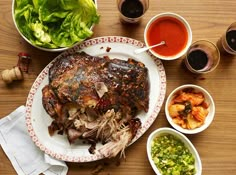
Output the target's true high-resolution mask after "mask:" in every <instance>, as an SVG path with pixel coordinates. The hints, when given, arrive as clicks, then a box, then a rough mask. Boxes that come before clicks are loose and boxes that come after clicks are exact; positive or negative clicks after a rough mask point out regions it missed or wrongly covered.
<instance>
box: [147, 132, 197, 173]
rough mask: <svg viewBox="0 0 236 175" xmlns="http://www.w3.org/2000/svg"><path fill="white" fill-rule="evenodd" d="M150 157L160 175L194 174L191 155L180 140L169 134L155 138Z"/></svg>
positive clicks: (193, 162)
mask: <svg viewBox="0 0 236 175" xmlns="http://www.w3.org/2000/svg"><path fill="white" fill-rule="evenodd" d="M151 155H152V159H153V161H154V163H155V165H156V166H157V168H158V170H159V171H160V172H161V174H162V175H193V174H195V173H196V169H195V165H194V164H195V159H194V157H193V155H192V153H191V152H190V151H189V150H188V148H187V147H186V146H185V145H184V143H183V142H182V141H181V140H180V139H178V138H177V137H175V136H173V135H171V134H167V135H162V136H160V137H156V138H155V139H154V140H153V141H152V145H151Z"/></svg>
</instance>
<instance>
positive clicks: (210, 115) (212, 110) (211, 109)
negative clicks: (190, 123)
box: [165, 84, 215, 134]
mask: <svg viewBox="0 0 236 175" xmlns="http://www.w3.org/2000/svg"><path fill="white" fill-rule="evenodd" d="M186 88H193V89H194V92H202V93H203V94H204V97H205V102H206V103H207V104H208V105H209V107H208V109H207V110H208V115H207V117H206V120H205V122H204V124H203V125H201V126H200V127H198V128H195V129H184V128H182V127H181V126H180V125H178V124H176V123H174V122H173V120H172V117H171V116H170V114H169V109H168V107H169V104H170V102H171V100H172V99H173V98H174V96H175V94H176V93H177V92H179V91H180V90H183V89H186ZM165 114H166V118H167V120H168V122H169V123H170V125H171V126H172V127H173V128H175V129H176V130H178V131H180V132H182V133H185V134H196V133H199V132H202V131H203V130H205V129H206V128H207V127H208V126H209V125H210V124H211V122H212V121H213V119H214V116H215V103H214V101H213V98H212V97H211V95H210V94H209V93H208V92H207V90H205V89H204V88H202V87H200V86H197V85H193V84H186V85H182V86H179V87H177V88H176V89H174V90H173V91H172V92H171V93H170V95H169V96H168V98H167V100H166V103H165Z"/></svg>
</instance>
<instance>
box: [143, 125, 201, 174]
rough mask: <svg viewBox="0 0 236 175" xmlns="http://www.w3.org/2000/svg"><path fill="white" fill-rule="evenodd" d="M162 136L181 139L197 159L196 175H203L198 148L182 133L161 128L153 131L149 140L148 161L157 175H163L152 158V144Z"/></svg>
mask: <svg viewBox="0 0 236 175" xmlns="http://www.w3.org/2000/svg"><path fill="white" fill-rule="evenodd" d="M162 134H172V135H174V136H176V137H177V138H179V139H180V140H181V141H182V142H183V143H184V144H185V146H186V147H187V148H188V149H189V150H190V152H191V153H192V155H193V156H194V158H195V168H196V174H195V175H201V174H202V162H201V159H200V156H199V154H198V152H197V150H196V148H195V147H194V145H193V144H192V143H191V141H190V140H189V139H188V138H187V137H186V136H185V135H183V134H182V133H180V132H178V131H176V130H174V129H171V128H159V129H157V130H155V131H153V132H152V133H151V134H150V135H149V137H148V140H147V155H148V160H149V162H150V164H151V166H152V168H153V170H154V172H155V173H156V174H157V175H161V173H160V171H159V170H158V168H157V167H156V165H155V163H154V161H153V160H152V156H151V143H152V140H153V139H154V138H156V137H158V136H160V135H162Z"/></svg>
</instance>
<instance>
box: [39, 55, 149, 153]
mask: <svg viewBox="0 0 236 175" xmlns="http://www.w3.org/2000/svg"><path fill="white" fill-rule="evenodd" d="M42 96H43V97H42V101H43V106H44V108H45V110H46V111H47V113H48V114H49V115H50V116H51V117H52V118H53V122H52V123H51V125H50V126H49V133H50V135H53V134H54V133H55V132H56V131H57V133H59V134H67V137H68V140H69V142H70V143H74V142H75V141H76V140H77V139H83V140H87V141H88V142H89V143H91V145H92V146H91V147H90V149H89V150H90V152H91V153H95V152H96V151H98V152H100V153H101V154H103V155H104V156H105V157H114V156H116V155H117V154H118V153H119V152H120V153H121V154H122V155H124V149H125V148H126V147H127V146H128V145H129V143H130V142H131V141H132V139H133V138H134V136H135V135H136V132H137V130H138V129H139V127H140V126H141V122H140V120H139V119H137V118H135V117H136V115H137V113H138V112H139V111H141V110H143V111H145V112H147V111H148V107H149V83H148V70H147V68H146V67H145V65H144V64H143V63H141V62H138V61H135V60H133V59H131V58H129V59H128V60H127V61H124V60H120V59H109V57H94V56H90V55H88V54H86V53H84V52H81V53H74V54H71V55H68V56H65V57H61V58H59V59H57V60H56V61H55V62H54V63H53V65H52V66H51V68H50V70H49V84H48V85H46V86H45V87H44V88H43V90H42ZM100 141H101V142H102V143H103V144H104V145H103V146H102V148H100V149H98V150H96V149H95V148H96V147H95V146H96V144H95V143H97V142H100Z"/></svg>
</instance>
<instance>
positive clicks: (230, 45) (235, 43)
mask: <svg viewBox="0 0 236 175" xmlns="http://www.w3.org/2000/svg"><path fill="white" fill-rule="evenodd" d="M217 46H218V47H219V49H220V51H221V52H222V53H228V54H231V55H236V22H234V23H232V24H231V25H230V26H229V27H228V29H227V30H226V32H225V33H224V34H223V36H222V37H221V38H220V39H219V40H218V42H217Z"/></svg>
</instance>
